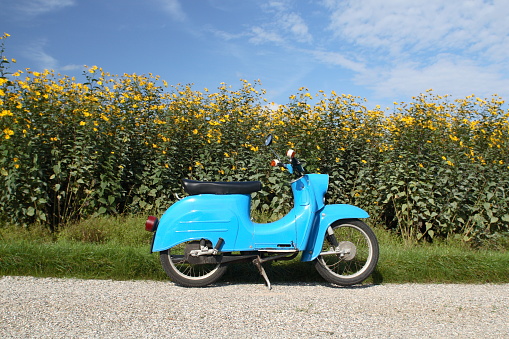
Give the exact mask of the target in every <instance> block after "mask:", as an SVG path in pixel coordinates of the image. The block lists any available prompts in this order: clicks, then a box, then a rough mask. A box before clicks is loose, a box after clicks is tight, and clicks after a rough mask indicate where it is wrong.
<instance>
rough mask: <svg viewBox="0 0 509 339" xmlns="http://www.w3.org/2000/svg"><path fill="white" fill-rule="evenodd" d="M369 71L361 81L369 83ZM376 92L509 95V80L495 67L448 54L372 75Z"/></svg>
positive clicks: (456, 95)
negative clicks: (419, 65)
mask: <svg viewBox="0 0 509 339" xmlns="http://www.w3.org/2000/svg"><path fill="white" fill-rule="evenodd" d="M367 76H368V74H367V73H366V74H362V75H361V74H360V75H358V79H357V80H359V81H360V82H362V83H365V84H366V83H367V82H368V79H361V77H367ZM371 80H372V81H373V80H375V81H373V86H372V87H373V88H374V89H375V95H377V96H379V97H398V96H407V97H410V96H414V95H417V94H418V93H421V92H423V91H424V90H426V89H433V90H434V91H435V92H436V93H439V94H450V95H452V96H455V97H465V96H468V95H470V94H476V95H477V96H491V95H492V94H495V93H497V94H500V95H502V96H506V97H507V96H509V87H508V84H509V81H508V79H504V78H503V77H502V76H501V75H500V73H499V72H498V71H497V69H496V68H495V67H480V66H478V65H476V64H475V63H473V62H471V61H469V60H465V59H463V58H454V57H451V56H448V55H444V56H442V57H440V58H439V59H438V60H437V62H436V63H434V64H430V65H427V66H425V67H417V65H416V64H415V63H407V64H404V65H400V66H399V67H394V68H391V69H388V70H387V71H381V72H380V73H379V74H378V77H377V78H376V79H375V78H372V77H371Z"/></svg>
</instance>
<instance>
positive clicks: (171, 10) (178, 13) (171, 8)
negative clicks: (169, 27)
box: [158, 0, 187, 21]
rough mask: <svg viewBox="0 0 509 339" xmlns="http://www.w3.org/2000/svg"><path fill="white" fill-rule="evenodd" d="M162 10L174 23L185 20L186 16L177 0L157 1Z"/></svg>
mask: <svg viewBox="0 0 509 339" xmlns="http://www.w3.org/2000/svg"><path fill="white" fill-rule="evenodd" d="M158 1H159V3H160V4H161V6H162V9H163V10H164V11H165V12H166V13H168V14H169V15H170V16H171V17H172V18H173V20H175V21H185V20H187V15H186V13H185V12H184V10H183V9H182V6H181V5H180V2H179V1H178V0H158Z"/></svg>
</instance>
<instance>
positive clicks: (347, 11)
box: [317, 0, 509, 97]
mask: <svg viewBox="0 0 509 339" xmlns="http://www.w3.org/2000/svg"><path fill="white" fill-rule="evenodd" d="M322 4H324V5H325V7H326V8H327V9H328V10H329V11H330V12H331V14H330V23H329V26H328V29H329V31H331V32H332V35H333V37H334V40H333V42H332V44H331V45H330V46H334V45H336V46H337V49H341V48H344V46H345V45H347V46H348V48H350V49H351V50H353V51H354V52H356V53H358V55H359V56H358V57H354V58H352V60H351V62H352V63H354V65H355V63H359V64H362V65H364V66H365V67H364V68H363V67H360V68H357V69H356V68H354V67H352V66H351V65H350V66H349V63H348V62H345V60H343V59H342V58H341V57H340V55H339V56H338V57H337V58H334V56H335V55H336V54H335V53H322V54H321V55H317V57H318V58H319V59H320V60H322V61H323V62H329V63H330V64H339V65H341V66H342V67H346V68H348V69H351V70H354V71H355V72H357V74H356V76H355V82H356V83H357V84H359V85H362V86H366V87H371V88H372V89H373V90H374V92H375V94H376V95H377V96H379V97H391V96H397V95H401V94H404V95H407V96H412V95H416V94H418V93H420V92H422V91H424V90H426V89H428V88H433V89H434V90H435V91H436V92H440V94H452V95H469V94H472V93H475V94H476V95H490V94H492V93H498V94H502V93H501V92H502V91H508V93H507V94H506V95H509V74H508V71H509V54H507V51H508V50H509V20H507V17H509V2H503V1H497V0H494V1H488V0H468V1H462V2H457V1H442V0H415V1H406V0H384V1H378V0H347V1H344V0H342V1H339V0H325V1H324V2H322ZM349 55H353V54H349ZM361 58H362V61H360V60H361ZM347 60H348V59H347ZM506 88H507V89H508V90H506Z"/></svg>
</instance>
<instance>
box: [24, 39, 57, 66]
mask: <svg viewBox="0 0 509 339" xmlns="http://www.w3.org/2000/svg"><path fill="white" fill-rule="evenodd" d="M45 46H46V40H45V39H41V40H38V41H36V42H34V43H33V44H32V45H30V46H27V47H26V49H25V51H24V52H23V54H24V56H25V57H26V58H28V59H30V60H32V61H34V63H35V64H36V65H37V68H38V69H39V70H43V69H56V68H57V66H58V61H57V59H55V58H54V57H52V56H51V55H49V54H48V53H46V52H45V51H44V48H45Z"/></svg>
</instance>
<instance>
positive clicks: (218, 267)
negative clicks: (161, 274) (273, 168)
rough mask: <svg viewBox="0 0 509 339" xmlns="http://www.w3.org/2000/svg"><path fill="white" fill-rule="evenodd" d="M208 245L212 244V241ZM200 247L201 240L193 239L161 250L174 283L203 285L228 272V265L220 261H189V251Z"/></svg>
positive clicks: (161, 259) (162, 259)
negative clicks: (208, 262)
mask: <svg viewBox="0 0 509 339" xmlns="http://www.w3.org/2000/svg"><path fill="white" fill-rule="evenodd" d="M207 245H208V246H212V244H210V243H209V244H207ZM199 248H200V242H199V241H191V242H187V243H183V244H179V245H177V246H175V247H172V248H170V249H168V250H165V251H161V252H159V258H160V261H161V264H162V266H163V268H164V271H165V272H166V274H167V275H168V276H169V277H170V279H171V280H172V281H173V282H174V283H176V284H178V285H181V286H186V287H203V286H207V285H210V284H212V283H214V282H216V281H217V280H219V279H220V278H221V277H222V276H223V274H224V273H225V272H226V266H225V265H222V264H220V263H213V264H207V263H205V264H201V263H191V262H189V260H188V259H186V258H189V252H190V251H191V250H194V249H199ZM197 261H198V260H197Z"/></svg>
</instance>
